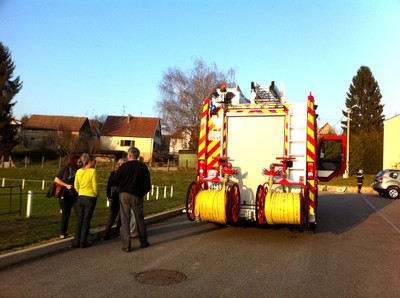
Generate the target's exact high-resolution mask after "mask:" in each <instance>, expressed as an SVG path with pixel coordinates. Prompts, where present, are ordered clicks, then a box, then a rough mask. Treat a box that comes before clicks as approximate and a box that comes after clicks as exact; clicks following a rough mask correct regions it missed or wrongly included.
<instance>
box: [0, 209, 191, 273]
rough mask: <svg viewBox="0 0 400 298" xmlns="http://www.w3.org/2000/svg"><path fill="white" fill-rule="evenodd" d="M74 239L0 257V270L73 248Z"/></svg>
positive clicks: (100, 232)
mask: <svg viewBox="0 0 400 298" xmlns="http://www.w3.org/2000/svg"><path fill="white" fill-rule="evenodd" d="M183 210H184V208H178V209H173V210H169V211H166V212H163V213H160V214H155V215H151V216H148V217H146V218H145V219H144V220H145V223H146V225H151V224H153V223H156V222H159V221H162V220H164V219H168V218H171V217H174V216H178V215H181V214H182V212H183ZM103 233H104V230H97V231H94V232H93V231H92V232H91V237H92V240H93V241H97V240H99V239H100V238H101V237H102V235H103ZM73 240H74V238H72V237H71V238H67V239H63V240H58V241H54V242H50V243H46V244H42V245H38V246H34V247H30V248H27V249H23V250H19V251H15V252H11V253H8V254H4V255H0V269H1V268H4V267H7V266H10V265H13V264H18V263H20V262H23V261H27V260H30V259H33V258H37V257H41V256H44V255H47V254H51V253H54V252H56V251H60V250H64V249H67V248H69V247H71V246H72V244H73Z"/></svg>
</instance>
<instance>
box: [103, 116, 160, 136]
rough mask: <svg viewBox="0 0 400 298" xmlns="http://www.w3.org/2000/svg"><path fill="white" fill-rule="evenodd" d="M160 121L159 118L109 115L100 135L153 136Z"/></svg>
mask: <svg viewBox="0 0 400 298" xmlns="http://www.w3.org/2000/svg"><path fill="white" fill-rule="evenodd" d="M159 122H160V119H159V118H150V117H133V116H108V117H107V120H106V122H105V123H104V125H103V127H102V128H101V132H100V135H102V136H123V137H142V138H153V137H154V136H155V133H156V130H157V128H158V125H159Z"/></svg>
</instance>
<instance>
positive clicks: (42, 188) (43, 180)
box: [42, 180, 44, 190]
mask: <svg viewBox="0 0 400 298" xmlns="http://www.w3.org/2000/svg"><path fill="white" fill-rule="evenodd" d="M42 190H44V180H43V181H42Z"/></svg>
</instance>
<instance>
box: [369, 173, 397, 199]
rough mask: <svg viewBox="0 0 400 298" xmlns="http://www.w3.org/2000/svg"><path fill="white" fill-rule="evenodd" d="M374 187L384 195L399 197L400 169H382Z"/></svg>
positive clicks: (391, 197) (375, 179)
mask: <svg viewBox="0 0 400 298" xmlns="http://www.w3.org/2000/svg"><path fill="white" fill-rule="evenodd" d="M372 187H373V188H374V190H375V191H377V192H378V193H379V195H381V196H382V197H388V198H390V199H397V198H398V197H399V193H400V170H384V171H380V172H379V173H378V174H377V175H376V176H375V178H374V183H373V184H372Z"/></svg>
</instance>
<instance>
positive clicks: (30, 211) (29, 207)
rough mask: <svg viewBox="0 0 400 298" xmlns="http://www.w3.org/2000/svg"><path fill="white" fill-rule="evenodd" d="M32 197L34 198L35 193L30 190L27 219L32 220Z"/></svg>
mask: <svg viewBox="0 0 400 298" xmlns="http://www.w3.org/2000/svg"><path fill="white" fill-rule="evenodd" d="M32 197H33V193H32V191H31V190H29V191H28V200H27V206H26V218H30V217H31V214H32Z"/></svg>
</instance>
